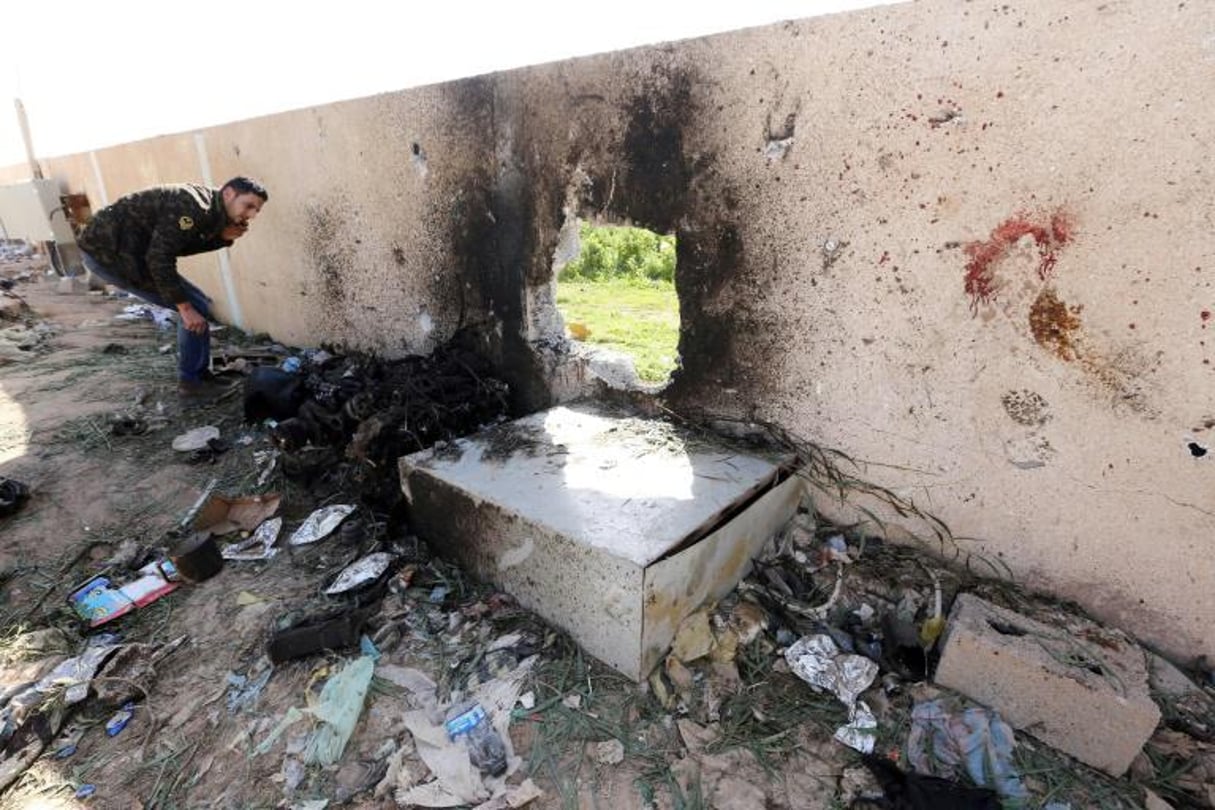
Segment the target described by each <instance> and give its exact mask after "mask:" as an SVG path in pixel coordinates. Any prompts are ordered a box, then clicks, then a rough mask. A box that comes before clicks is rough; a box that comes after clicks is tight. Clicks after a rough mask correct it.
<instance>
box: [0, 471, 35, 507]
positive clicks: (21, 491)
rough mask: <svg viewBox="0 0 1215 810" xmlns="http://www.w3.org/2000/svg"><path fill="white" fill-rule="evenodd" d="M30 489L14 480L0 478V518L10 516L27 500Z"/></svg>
mask: <svg viewBox="0 0 1215 810" xmlns="http://www.w3.org/2000/svg"><path fill="white" fill-rule="evenodd" d="M29 497H30V488H29V487H28V486H26V485H25V484H23V483H21V482H20V481H18V480H16V479H15V478H5V477H4V476H0V517H4V516H5V515H11V514H13V513H14V512H16V511H17V510H19V509H20V508H21V507H22V506H24V505H25V502H26V501H27V500H29Z"/></svg>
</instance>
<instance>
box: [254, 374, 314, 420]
mask: <svg viewBox="0 0 1215 810" xmlns="http://www.w3.org/2000/svg"><path fill="white" fill-rule="evenodd" d="M307 395H308V394H307V391H306V390H305V388H304V379H303V377H302V376H301V375H299V374H292V373H291V372H289V371H283V370H282V369H281V368H274V367H273V366H256V367H254V368H253V370H252V371H250V372H249V376H248V377H246V378H245V398H244V411H245V421H246V422H248V423H250V424H253V423H255V422H261V421H262V420H263V419H290V418H292V417H294V416H295V414H296V413H297V412H299V408H300V405H301V404H303V402H304V399H305V398H306V397H307Z"/></svg>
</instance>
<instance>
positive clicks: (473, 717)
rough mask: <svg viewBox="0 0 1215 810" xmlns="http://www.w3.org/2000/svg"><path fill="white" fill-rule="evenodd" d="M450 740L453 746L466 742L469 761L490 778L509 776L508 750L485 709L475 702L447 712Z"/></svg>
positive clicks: (460, 705)
mask: <svg viewBox="0 0 1215 810" xmlns="http://www.w3.org/2000/svg"><path fill="white" fill-rule="evenodd" d="M445 725H446V727H447V736H448V738H449V739H451V741H452V742H455V741H456V740H458V739H463V740H464V744H465V745H467V746H468V758H469V759H470V760H471V761H472V764H473V765H475V766H477V768H478V769H480V770H482V771H484V772H485V773H488V774H489V775H490V776H501V775H502V774H504V773H505V772H506V746H505V745H504V744H503V743H502V738H501V737H499V736H498V732H497V731H495V730H494V726H493V724H492V723H491V722H490V721H489V715H487V714H486V713H485V709H483V708H482V707H481V704H480V703H478V702H476V701H475V700H467V701H465V702H463V703H459V704H457V705H455V706H453V707H452V708H451V710H450V711H448V712H447V722H446V724H445Z"/></svg>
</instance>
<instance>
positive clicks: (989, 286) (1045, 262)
mask: <svg viewBox="0 0 1215 810" xmlns="http://www.w3.org/2000/svg"><path fill="white" fill-rule="evenodd" d="M1072 235H1073V233H1072V222H1071V219H1070V218H1069V217H1068V216H1067V214H1065V213H1064V212H1063V211H1056V212H1055V213H1053V214H1051V215H1050V216H1049V217H1046V216H1041V217H1037V218H1031V217H1030V216H1029V215H1027V214H1017V215H1015V216H1012V217H1009V218H1008V219H1006V220H1004V221H1003V222H1001V223H1000V224H999V225H997V226H996V228H995V230H993V231H992V232H991V235H990V236H988V237H987V239H986V240H984V241H981V242H971V243H970V244H968V245H966V247H965V250H966V255H967V256H969V257H970V261H968V262H967V263H966V275H965V287H966V294H967V295H969V296H970V307H971V310H972V311H973V310H975V309H976V308H977V307H978V306H979V304H981V303H982V304H986V303H988V302H989V301H991V300H993V299H994V298H995V297H996V287H995V265H996V264H998V263H999V262H1000V260H1001V259H1003V258H1004V256H1005V255H1006V254H1007V253H1008V251H1009V250H1010V249H1012V247H1013V245H1015V244H1016V243H1017V242H1018V241H1019V240H1020V239H1021V238H1022V237H1025V236H1032V237H1033V240H1034V243H1035V244H1037V246H1038V278H1040V279H1041V280H1043V281H1045V280H1046V279H1047V278H1049V277H1050V274H1051V272H1052V271H1054V269H1055V263H1056V262H1057V261H1058V260H1059V256H1058V253H1059V249H1060V248H1061V247H1063V246H1064V245H1066V244H1067V243H1068V242H1070V241H1071V239H1072Z"/></svg>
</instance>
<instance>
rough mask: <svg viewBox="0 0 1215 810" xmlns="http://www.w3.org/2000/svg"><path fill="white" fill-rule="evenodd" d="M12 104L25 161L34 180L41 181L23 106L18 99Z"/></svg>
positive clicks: (40, 168) (40, 173)
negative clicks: (15, 109)
mask: <svg viewBox="0 0 1215 810" xmlns="http://www.w3.org/2000/svg"><path fill="white" fill-rule="evenodd" d="M13 102H14V103H15V104H16V106H17V124H18V125H19V126H20V127H21V138H22V139H23V140H24V141H25V159H26V160H28V161H29V163H30V173H31V174H32V175H33V178H34V179H35V180H42V179H43V177H42V167H41V166H39V165H38V159H37V158H35V157H34V139H33V138H32V137H30V122H29V119H28V118H26V116H25V105H24V104H22V103H21V99H19V98H15V99H13Z"/></svg>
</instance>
